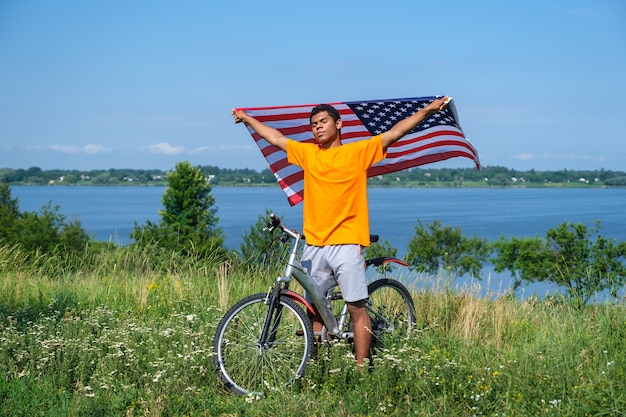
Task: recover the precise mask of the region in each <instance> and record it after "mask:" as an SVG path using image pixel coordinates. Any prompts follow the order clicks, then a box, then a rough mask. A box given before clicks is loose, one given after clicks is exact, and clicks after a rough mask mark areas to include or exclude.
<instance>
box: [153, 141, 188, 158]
mask: <svg viewBox="0 0 626 417" xmlns="http://www.w3.org/2000/svg"><path fill="white" fill-rule="evenodd" d="M148 150H149V151H150V153H155V154H161V155H178V154H181V153H183V152H184V151H185V147H184V146H172V145H170V144H169V143H166V142H161V143H157V144H156V145H151V146H150V147H149V148H148Z"/></svg>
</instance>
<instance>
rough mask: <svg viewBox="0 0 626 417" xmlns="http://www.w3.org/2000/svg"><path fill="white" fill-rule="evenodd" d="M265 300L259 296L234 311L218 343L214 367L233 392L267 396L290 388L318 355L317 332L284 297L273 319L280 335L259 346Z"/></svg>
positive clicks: (219, 329) (220, 328)
mask: <svg viewBox="0 0 626 417" xmlns="http://www.w3.org/2000/svg"><path fill="white" fill-rule="evenodd" d="M266 297H267V295H266V294H255V295H251V296H249V297H246V298H244V299H243V300H240V301H239V302H238V303H236V304H235V305H234V306H233V307H231V308H230V309H229V310H228V311H227V312H226V314H225V315H224V317H223V318H222V320H221V321H220V323H219V325H218V326H217V331H216V333H215V338H214V341H213V352H214V357H213V360H214V363H215V367H216V369H217V372H218V374H219V377H220V379H221V380H222V382H223V383H224V385H225V386H226V387H227V388H228V389H229V390H231V391H233V392H235V393H237V394H240V395H247V394H254V395H264V394H266V393H268V392H270V391H275V390H278V389H280V388H282V387H284V386H287V385H289V384H290V383H292V382H293V381H294V379H296V378H299V377H301V376H302V375H303V374H304V370H305V368H306V365H307V362H308V360H309V358H310V357H311V355H312V353H313V349H314V347H313V344H314V341H313V328H312V326H311V321H310V320H309V318H308V317H307V315H306V313H305V312H304V311H303V310H302V308H301V307H300V306H299V305H298V304H297V303H296V302H295V301H293V300H291V299H288V298H285V297H281V299H280V302H279V305H278V307H277V308H276V309H275V311H274V314H273V315H272V318H271V320H272V323H270V330H271V329H275V330H276V334H275V335H274V336H273V337H271V338H270V339H271V340H268V341H266V342H264V343H261V342H259V339H260V337H261V332H262V330H263V324H264V322H265V320H266V319H267V315H268V314H267V313H268V308H269V307H268V306H267V305H266V304H265V299H266Z"/></svg>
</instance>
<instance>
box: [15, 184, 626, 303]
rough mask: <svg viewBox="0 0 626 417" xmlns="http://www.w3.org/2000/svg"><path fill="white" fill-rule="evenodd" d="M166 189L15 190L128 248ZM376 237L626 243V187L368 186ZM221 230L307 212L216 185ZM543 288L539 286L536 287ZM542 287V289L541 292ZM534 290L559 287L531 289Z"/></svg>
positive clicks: (269, 192) (293, 221)
mask: <svg viewBox="0 0 626 417" xmlns="http://www.w3.org/2000/svg"><path fill="white" fill-rule="evenodd" d="M164 190H165V188H164V187H131V186H129V187H89V186H74V187H70V186H67V187H65V186H12V187H11V192H12V195H13V197H14V198H17V199H18V202H19V208H20V211H39V210H40V209H41V207H42V206H44V205H45V204H47V203H48V202H50V201H51V202H52V204H53V205H58V206H59V207H60V212H61V213H63V214H65V215H66V217H67V219H68V220H70V219H77V220H79V221H80V222H81V224H82V226H83V227H84V228H85V230H87V232H88V233H89V234H90V235H91V236H93V238H94V239H96V240H104V241H112V242H113V243H116V244H120V245H123V244H127V243H129V242H130V238H129V235H130V232H131V231H132V229H133V227H134V225H135V222H137V224H140V225H141V224H144V223H145V222H146V220H152V221H155V222H158V221H159V219H160V216H159V214H158V210H159V209H161V208H162V205H161V197H162V195H163V192H164ZM368 193H369V202H370V223H371V232H372V233H374V234H378V235H380V237H381V240H388V241H389V243H390V244H391V246H392V247H396V248H398V255H399V256H400V257H402V256H403V255H404V254H405V253H406V248H407V246H408V242H409V241H410V240H411V238H412V237H413V235H414V233H415V229H414V228H415V226H416V225H417V224H418V223H417V219H420V220H421V221H422V222H423V223H424V224H429V223H431V222H433V221H434V220H439V221H440V222H441V224H442V225H443V226H452V227H460V228H461V230H462V232H463V233H464V234H465V235H467V236H474V235H476V236H478V237H483V238H487V239H489V240H496V239H498V238H499V237H500V236H507V237H510V236H516V237H533V236H540V237H543V236H545V233H546V231H547V230H548V229H551V228H554V227H556V226H558V225H559V224H561V223H563V222H564V221H568V222H573V223H578V222H582V223H584V224H586V225H587V226H592V224H593V222H594V221H595V220H600V222H601V225H602V230H601V231H600V234H602V235H603V236H605V237H608V238H614V239H616V240H618V241H624V240H626V215H625V214H624V210H625V209H624V208H625V207H626V189H611V188H589V189H580V188H502V189H496V188H494V189H491V188H370V189H369V191H368ZM212 194H213V195H214V197H215V200H216V206H217V208H218V212H217V215H218V217H219V226H220V227H221V228H222V230H223V231H224V233H225V235H226V241H225V244H226V246H227V247H228V248H231V249H238V248H239V245H240V243H241V241H242V235H243V234H244V233H246V232H247V231H248V230H249V229H250V227H251V226H252V225H254V224H255V223H256V222H257V220H258V217H259V216H260V215H263V214H264V213H265V210H266V209H270V210H272V211H274V212H275V213H276V214H278V215H279V216H281V217H282V218H283V222H284V223H285V224H287V225H288V226H289V227H290V228H295V229H300V230H301V228H302V206H301V205H297V206H294V207H290V206H289V203H288V202H287V199H286V198H285V195H284V194H283V192H282V190H281V189H280V188H279V187H278V186H276V187H262V188H256V187H255V188H253V187H232V188H231V187H215V188H213V190H212ZM485 275H489V276H490V277H491V279H490V280H491V281H492V282H490V283H489V286H490V287H491V289H492V290H495V289H498V288H504V287H506V286H507V285H508V282H509V277H508V273H506V274H496V273H494V272H493V271H490V270H489V269H488V268H486V270H485ZM537 285H539V287H537ZM537 288H539V289H537ZM527 289H530V290H531V291H536V292H539V291H541V292H543V291H550V290H554V288H550V287H546V286H545V284H533V285H532V286H528V288H527Z"/></svg>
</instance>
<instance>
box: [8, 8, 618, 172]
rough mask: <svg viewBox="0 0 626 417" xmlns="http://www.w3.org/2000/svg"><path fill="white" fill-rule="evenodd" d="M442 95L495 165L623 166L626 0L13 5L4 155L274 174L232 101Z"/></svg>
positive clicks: (18, 159) (19, 163) (59, 164)
mask: <svg viewBox="0 0 626 417" xmlns="http://www.w3.org/2000/svg"><path fill="white" fill-rule="evenodd" d="M443 94H446V95H451V96H452V97H454V101H455V103H456V107H457V111H458V114H459V118H460V122H461V125H462V127H463V129H464V131H465V134H466V136H467V137H468V138H469V139H470V140H471V141H472V143H473V144H474V145H475V146H476V148H477V149H478V151H479V154H480V157H481V162H482V164H483V165H490V166H493V165H498V166H505V167H508V168H514V169H518V170H527V169H536V170H559V169H564V168H565V169H600V168H604V169H609V170H626V140H625V139H626V133H624V132H625V130H623V129H622V128H621V127H622V125H623V123H624V122H625V121H626V104H625V102H624V97H625V95H626V2H624V1H623V0H596V1H593V2H592V1H578V0H571V1H565V0H564V1H557V0H541V1H535V0H530V1H524V2H504V1H454V0H452V1H447V2H424V1H416V0H410V1H409V0H407V1H393V0H388V1H384V2H383V1H368V0H360V1H352V0H346V1H338V2H331V1H323V2H300V1H296V0H288V1H262V2H261V1H245V0H243V1H237V2H216V1H209V0H207V1H179V2H174V1H171V2H166V1H155V0H153V1H117V0H111V1H66V0H56V1H35V0H1V1H0V168H3V167H8V168H25V169H26V168H29V167H32V166H38V167H40V168H42V169H56V168H59V169H81V170H86V169H108V168H136V169H151V168H158V169H165V170H167V169H171V168H173V167H174V165H175V164H176V162H179V161H183V160H187V161H190V162H191V163H192V164H194V165H213V166H218V167H222V168H253V169H256V170H261V169H264V168H265V167H266V164H265V161H264V159H263V158H262V156H261V155H260V152H259V150H258V148H257V147H256V145H255V144H254V142H253V141H252V139H251V137H250V136H249V134H248V133H247V131H246V129H245V128H244V127H243V126H241V125H234V124H233V123H232V118H231V116H230V110H231V109H232V108H234V107H256V106H271V105H291V104H303V103H322V102H336V101H352V100H369V99H384V98H396V97H413V96H431V95H443ZM436 166H440V167H444V166H445V167H452V166H454V167H471V166H473V164H472V162H471V161H470V160H468V159H464V158H455V159H452V160H450V161H446V162H443V163H438V164H435V165H433V167H436Z"/></svg>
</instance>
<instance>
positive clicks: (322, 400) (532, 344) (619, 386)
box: [0, 247, 626, 416]
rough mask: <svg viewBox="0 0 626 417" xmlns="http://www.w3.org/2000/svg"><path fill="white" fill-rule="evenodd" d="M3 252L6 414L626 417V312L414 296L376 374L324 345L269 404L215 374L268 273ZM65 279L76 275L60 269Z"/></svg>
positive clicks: (121, 257) (139, 258)
mask: <svg viewBox="0 0 626 417" xmlns="http://www.w3.org/2000/svg"><path fill="white" fill-rule="evenodd" d="M22 255H23V254H21V253H20V252H19V251H18V250H16V249H15V248H7V247H4V248H2V247H0V290H1V291H0V327H1V328H0V415H14V416H37V415H41V416H44V415H45V416H68V415H70V416H83V415H84V416H93V415H98V416H146V415H148V416H209V415H211V416H212V415H217V416H239V415H244V416H246V415H248V416H256V415H259V416H261V415H262V416H266V415H294V416H311V415H316V416H336V415H340V416H368V415H371V416H378V415H395V416H405V415H418V416H435V415H446V416H447V415H459V416H469V415H479V416H480V415H483V416H531V415H532V416H534V415H542V416H543V415H552V416H563V415H574V416H587V415H588V416H597V415H623V413H624V410H626V394H625V392H626V375H625V370H626V350H625V349H624V348H623V343H624V340H626V308H625V306H624V304H623V303H622V304H621V305H615V304H612V305H611V304H600V305H593V306H588V307H586V308H585V309H584V310H583V311H582V312H581V311H579V310H577V309H575V308H572V307H570V306H569V305H568V304H567V303H564V302H562V301H559V300H548V301H541V300H538V299H535V298H531V299H528V300H526V301H517V300H514V299H512V298H510V297H506V296H503V297H495V298H494V299H493V300H486V299H481V298H478V297H476V296H475V295H473V294H471V293H467V292H459V291H451V290H449V289H446V288H445V287H444V288H443V289H432V290H429V291H426V292H414V298H415V302H416V307H417V314H418V324H419V326H417V327H418V328H417V330H416V331H415V332H414V333H413V334H412V335H411V337H410V339H408V340H407V341H406V342H403V343H401V344H396V345H392V346H386V347H385V348H384V349H382V350H380V351H379V352H378V354H377V356H376V358H375V366H374V369H373V371H372V372H371V373H369V374H366V375H363V374H361V373H360V372H358V370H357V369H356V366H355V364H354V359H353V357H352V353H351V350H350V348H349V346H347V345H346V344H344V343H338V344H336V346H333V347H332V348H330V349H328V348H323V349H321V350H320V351H319V352H318V355H317V357H316V359H315V360H314V361H313V362H312V363H311V364H310V366H309V368H308V369H307V372H306V374H305V376H304V377H303V378H302V379H301V380H300V381H298V383H297V384H296V385H294V386H293V387H291V388H289V389H285V390H284V391H282V392H279V393H276V394H274V395H272V396H270V397H267V398H253V397H247V398H243V397H238V396H235V395H232V394H230V393H229V392H227V391H225V390H224V389H223V387H222V386H221V384H220V382H219V380H218V378H217V376H216V375H215V371H214V369H213V365H212V358H211V354H212V352H211V343H212V338H213V333H214V331H215V328H216V326H217V323H218V322H219V320H220V318H221V315H222V314H223V313H224V312H225V311H226V309H227V308H228V307H229V306H230V305H232V304H233V303H234V302H235V301H236V300H238V299H239V298H241V297H243V296H245V295H249V294H252V293H255V292H263V291H266V290H267V288H268V286H269V285H270V283H271V282H272V280H273V275H271V274H268V273H267V272H264V271H256V272H248V271H247V270H245V269H244V268H242V267H241V266H239V265H238V264H237V263H236V262H227V263H220V262H197V261H193V260H189V259H180V258H178V257H176V256H173V255H171V256H170V255H167V254H161V256H160V257H159V258H160V259H153V258H154V257H152V256H150V253H149V252H142V251H138V250H136V249H130V248H118V249H115V250H103V251H102V252H99V253H94V254H93V255H92V256H94V259H92V261H91V262H89V264H90V265H98V267H97V268H93V267H87V266H84V265H83V266H81V265H73V266H72V267H69V268H68V267H65V269H63V268H62V267H60V266H59V265H61V264H62V263H60V262H59V260H58V259H54V258H45V257H44V258H42V259H36V260H33V259H30V258H26V257H25V256H22ZM64 271H71V272H64Z"/></svg>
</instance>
